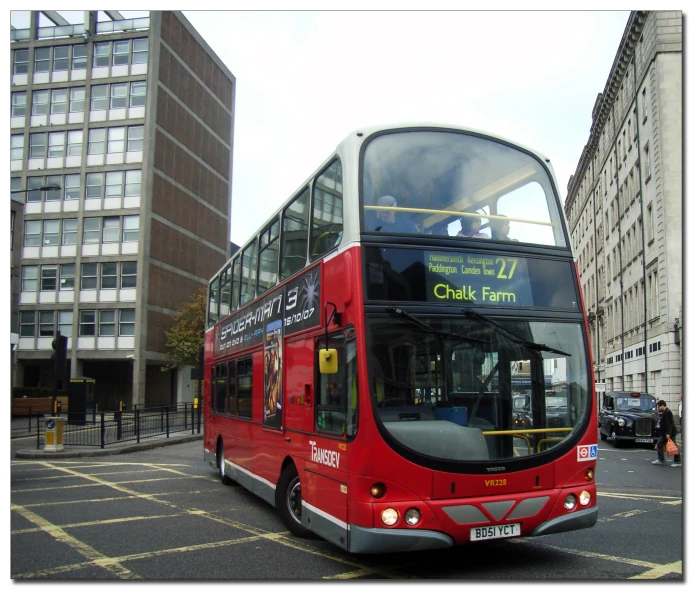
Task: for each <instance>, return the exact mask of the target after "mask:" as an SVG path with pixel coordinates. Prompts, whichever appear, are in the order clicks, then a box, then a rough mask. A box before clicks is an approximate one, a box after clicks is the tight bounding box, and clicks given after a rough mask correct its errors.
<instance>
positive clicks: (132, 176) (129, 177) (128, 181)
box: [125, 170, 142, 197]
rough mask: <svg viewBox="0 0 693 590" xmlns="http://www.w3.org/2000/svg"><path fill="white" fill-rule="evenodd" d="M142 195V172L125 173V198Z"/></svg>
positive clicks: (130, 171)
mask: <svg viewBox="0 0 693 590" xmlns="http://www.w3.org/2000/svg"><path fill="white" fill-rule="evenodd" d="M141 195H142V170H128V171H127V172H125V196H126V197H139V196H141Z"/></svg>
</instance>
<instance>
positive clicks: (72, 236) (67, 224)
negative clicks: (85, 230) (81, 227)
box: [63, 219, 77, 246]
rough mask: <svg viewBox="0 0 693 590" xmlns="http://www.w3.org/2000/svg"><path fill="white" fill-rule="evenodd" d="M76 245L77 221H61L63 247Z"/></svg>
mask: <svg viewBox="0 0 693 590" xmlns="http://www.w3.org/2000/svg"><path fill="white" fill-rule="evenodd" d="M76 243H77V220H76V219H63V246H71V245H74V244H76Z"/></svg>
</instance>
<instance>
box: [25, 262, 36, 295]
mask: <svg viewBox="0 0 693 590" xmlns="http://www.w3.org/2000/svg"><path fill="white" fill-rule="evenodd" d="M37 287H38V266H23V267H22V291H36V289H37Z"/></svg>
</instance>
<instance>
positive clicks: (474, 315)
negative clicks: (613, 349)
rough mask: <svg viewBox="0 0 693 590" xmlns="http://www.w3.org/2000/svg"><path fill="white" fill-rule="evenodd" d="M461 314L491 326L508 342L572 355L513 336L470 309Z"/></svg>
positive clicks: (543, 350) (568, 354) (505, 329)
mask: <svg viewBox="0 0 693 590" xmlns="http://www.w3.org/2000/svg"><path fill="white" fill-rule="evenodd" d="M462 313H463V314H464V315H465V316H467V317H468V318H472V319H473V320H477V321H479V322H483V323H484V324H488V325H489V326H493V327H494V328H496V329H497V330H500V331H501V332H504V333H505V334H506V336H507V337H508V338H509V339H510V340H512V341H513V342H516V343H518V344H524V345H525V346H526V347H527V348H531V349H532V350H538V351H542V352H555V353H556V354H561V355H563V356H573V355H572V354H570V353H568V352H564V351H562V350H558V349H557V348H551V347H550V346H546V344H540V343H539V342H532V341H530V340H525V339H524V338H522V337H521V336H518V335H517V334H513V333H512V332H511V331H510V330H508V329H507V328H504V327H503V326H500V325H499V324H497V323H496V322H494V321H492V320H489V319H488V318H487V317H485V316H483V315H481V314H480V313H477V312H476V311H472V310H471V309H463V310H462Z"/></svg>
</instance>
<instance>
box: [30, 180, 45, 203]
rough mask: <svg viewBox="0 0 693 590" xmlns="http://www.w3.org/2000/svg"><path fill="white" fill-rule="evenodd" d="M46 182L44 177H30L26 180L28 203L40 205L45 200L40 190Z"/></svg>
mask: <svg viewBox="0 0 693 590" xmlns="http://www.w3.org/2000/svg"><path fill="white" fill-rule="evenodd" d="M43 184H44V180H43V177H42V176H30V177H29V178H27V180H26V188H27V192H26V201H27V203H40V202H41V201H42V200H43V193H42V192H41V191H40V190H38V189H39V187H41V186H43Z"/></svg>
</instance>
